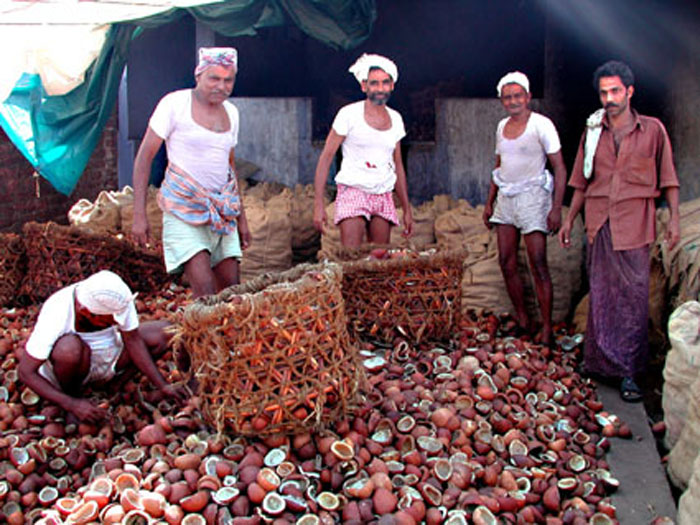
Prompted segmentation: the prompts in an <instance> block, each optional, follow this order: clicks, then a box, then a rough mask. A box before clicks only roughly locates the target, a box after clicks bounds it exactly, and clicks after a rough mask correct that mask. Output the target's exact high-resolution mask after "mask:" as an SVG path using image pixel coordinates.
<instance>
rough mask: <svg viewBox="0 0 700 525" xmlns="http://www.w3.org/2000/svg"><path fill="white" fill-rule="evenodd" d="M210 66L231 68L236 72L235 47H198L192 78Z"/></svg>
mask: <svg viewBox="0 0 700 525" xmlns="http://www.w3.org/2000/svg"><path fill="white" fill-rule="evenodd" d="M211 66H222V67H233V68H235V69H236V71H238V51H236V48H235V47H200V48H199V61H198V62H197V67H196V68H195V70H194V76H197V75H199V74H200V73H201V72H202V71H204V70H205V69H207V68H209V67H211Z"/></svg>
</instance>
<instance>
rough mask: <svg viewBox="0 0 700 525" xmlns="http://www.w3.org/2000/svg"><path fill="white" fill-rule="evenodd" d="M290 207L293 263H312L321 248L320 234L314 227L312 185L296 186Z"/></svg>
mask: <svg viewBox="0 0 700 525" xmlns="http://www.w3.org/2000/svg"><path fill="white" fill-rule="evenodd" d="M291 206H292V207H291V210H292V212H291V213H292V215H291V217H292V259H293V262H294V263H295V264H297V263H301V262H308V261H313V260H314V259H316V254H317V253H318V250H319V249H320V248H321V233H320V232H319V231H318V230H317V229H316V228H315V227H314V186H313V184H307V185H302V184H297V185H296V186H295V187H294V193H293V196H292V202H291Z"/></svg>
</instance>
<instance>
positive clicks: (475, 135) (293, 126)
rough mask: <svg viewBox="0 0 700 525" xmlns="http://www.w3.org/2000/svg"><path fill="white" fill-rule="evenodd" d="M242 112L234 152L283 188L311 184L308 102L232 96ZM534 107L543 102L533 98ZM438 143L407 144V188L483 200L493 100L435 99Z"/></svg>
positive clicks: (313, 150)
mask: <svg viewBox="0 0 700 525" xmlns="http://www.w3.org/2000/svg"><path fill="white" fill-rule="evenodd" d="M232 101H233V102H234V104H236V106H237V107H238V109H239V112H240V115H241V133H240V136H239V144H238V146H237V147H236V156H237V157H238V158H241V159H245V160H248V161H251V162H253V163H255V164H257V165H258V166H260V168H261V172H260V173H259V174H258V175H256V177H255V178H256V179H260V180H272V181H276V182H281V183H283V184H285V185H287V186H293V185H294V184H297V183H301V184H308V183H311V182H313V176H314V170H315V167H316V162H317V160H318V155H319V154H320V150H321V148H322V144H320V143H313V142H312V141H311V100H310V99H307V98H284V99H283V98H238V97H234V98H233V99H232ZM532 105H533V108H539V107H540V106H541V103H540V102H539V101H533V104H532ZM436 115H437V116H436V131H435V134H436V141H435V142H420V143H405V144H404V145H403V146H404V147H403V149H404V153H405V162H406V170H407V177H408V189H409V195H410V197H411V200H412V201H413V202H414V203H420V202H423V201H426V200H429V199H431V198H432V197H433V196H434V195H436V194H439V193H449V194H451V195H452V196H453V197H455V198H463V199H467V200H468V201H469V202H471V203H472V204H474V205H476V204H479V203H482V202H484V201H485V200H486V196H487V195H488V189H489V183H490V180H491V179H490V178H491V170H492V169H493V165H494V160H495V156H494V148H495V131H496V125H497V124H498V121H499V120H500V119H502V118H503V117H504V116H505V112H504V110H503V107H502V106H501V103H500V102H499V101H498V100H496V99H462V98H449V99H439V100H437V101H436Z"/></svg>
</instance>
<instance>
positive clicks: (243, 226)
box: [238, 217, 251, 250]
mask: <svg viewBox="0 0 700 525" xmlns="http://www.w3.org/2000/svg"><path fill="white" fill-rule="evenodd" d="M238 237H239V239H240V240H241V249H242V250H245V249H247V248H248V247H249V246H250V241H251V236H250V229H249V228H248V219H246V218H245V217H242V219H239V220H238Z"/></svg>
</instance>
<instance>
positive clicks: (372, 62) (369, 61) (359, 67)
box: [348, 53, 399, 84]
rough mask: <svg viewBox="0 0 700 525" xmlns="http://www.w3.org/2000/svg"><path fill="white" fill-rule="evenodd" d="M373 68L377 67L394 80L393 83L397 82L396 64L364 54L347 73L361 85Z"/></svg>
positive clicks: (384, 58) (380, 57) (376, 56)
mask: <svg viewBox="0 0 700 525" xmlns="http://www.w3.org/2000/svg"><path fill="white" fill-rule="evenodd" d="M373 67H378V68H379V69H381V70H382V71H384V72H385V73H386V74H387V75H389V76H390V77H391V78H392V79H393V80H394V82H396V81H398V80H399V70H398V68H397V67H396V64H394V63H393V62H392V61H391V60H389V59H388V58H386V57H383V56H382V55H369V54H367V53H364V54H363V55H362V56H361V57H360V58H358V59H357V60H356V61H355V63H354V64H353V65H352V66H350V68H349V69H348V71H349V72H350V73H352V74H353V75H355V78H356V79H357V81H358V82H359V83H360V84H362V82H363V81H364V80H367V77H368V76H369V70H370V68H373Z"/></svg>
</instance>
